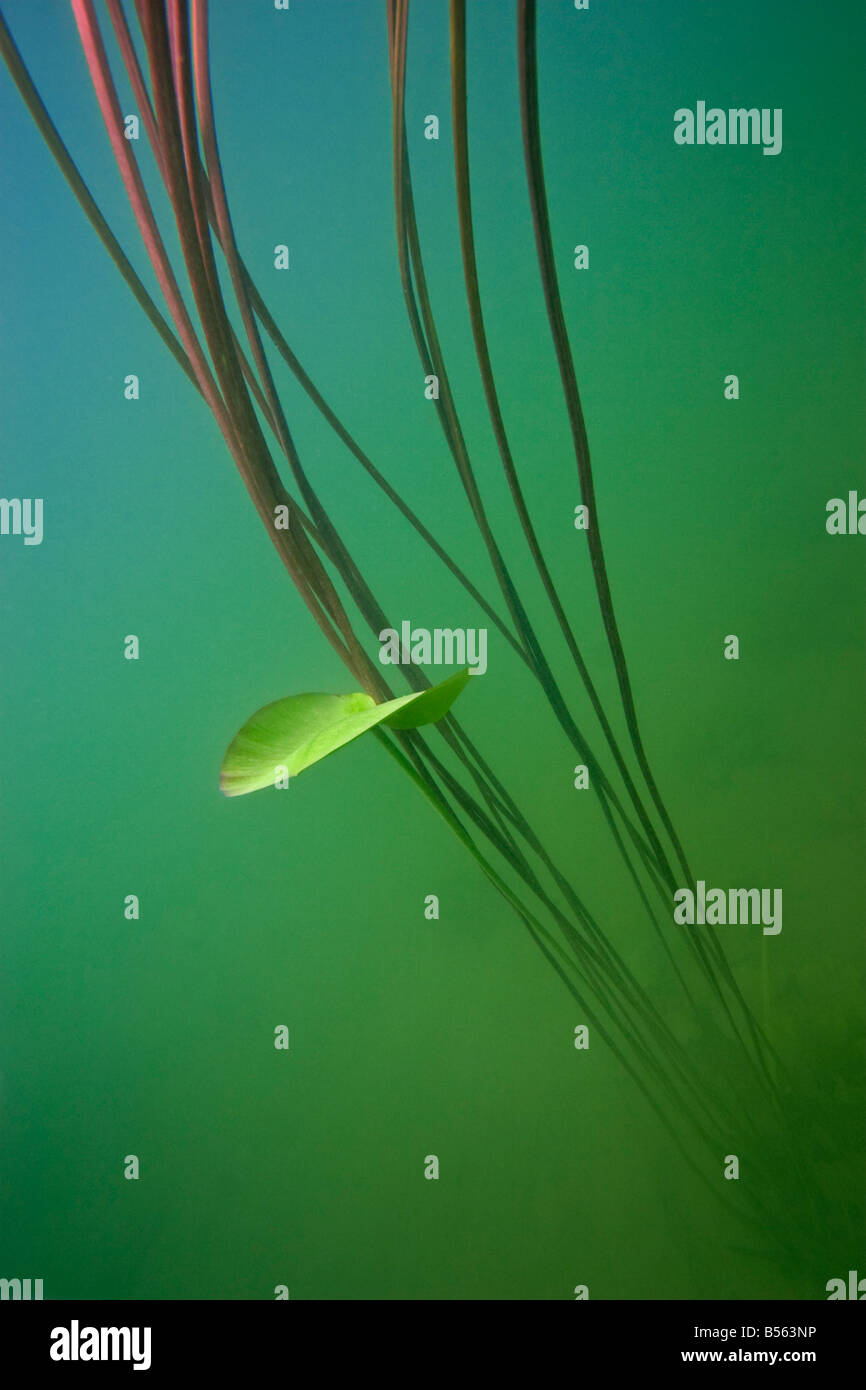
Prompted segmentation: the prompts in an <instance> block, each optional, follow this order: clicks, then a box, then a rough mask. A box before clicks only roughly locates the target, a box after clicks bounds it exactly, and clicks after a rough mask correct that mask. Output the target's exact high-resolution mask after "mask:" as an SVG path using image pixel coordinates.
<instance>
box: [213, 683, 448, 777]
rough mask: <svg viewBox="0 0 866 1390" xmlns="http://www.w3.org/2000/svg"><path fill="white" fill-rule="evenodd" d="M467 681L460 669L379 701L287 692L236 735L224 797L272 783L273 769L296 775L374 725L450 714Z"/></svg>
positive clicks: (225, 767)
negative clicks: (425, 686) (430, 683)
mask: <svg viewBox="0 0 866 1390" xmlns="http://www.w3.org/2000/svg"><path fill="white" fill-rule="evenodd" d="M468 680H469V672H468V670H466V671H458V672H457V674H456V675H454V676H449V677H448V679H447V680H444V681H442V682H441V683H440V684H439V685H434V686H431V687H430V689H429V690H421V691H418V692H416V693H415V694H413V695H401V696H400V697H399V698H398V699H396V700H387V701H385V703H384V704H381V705H377V704H376V702H375V700H373V699H371V697H370V696H369V695H366V694H364V692H363V691H356V692H355V693H354V694H352V695H289V696H288V697H287V698H286V699H284V700H274V702H273V703H272V704H270V705H264V706H263V707H262V708H261V709H260V710H257V711H256V713H255V714H254V715H253V716H252V718H251V719H248V720H247V722H246V724H244V726H243V728H242V729H240V730H239V731H238V733H237V734H235V736H234V738H233V739H232V741H231V743H230V744H229V747H228V750H227V752H226V755H225V757H224V758H223V763H222V768H221V769H220V790H221V791H223V792H224V793H225V795H226V796H245V795H246V793H247V792H255V791H260V790H261V788H262V787H272V786H273V785H274V782H275V780H276V776H277V772H276V770H277V768H278V767H285V768H287V769H288V772H289V776H290V777H296V776H297V775H298V773H299V772H303V770H304V768H306V767H309V766H310V765H311V764H312V763H317V762H319V761H320V759H322V758H326V757H327V756H328V754H329V753H334V752H336V750H337V749H338V748H342V747H343V745H344V744H346V743H351V742H352V740H353V739H356V738H359V737H360V736H361V734H364V733H366V732H367V730H368V729H372V728H374V727H375V725H377V724H386V725H388V726H389V727H390V728H392V729H417V728H419V727H420V726H421V725H422V724H435V723H436V721H437V720H438V719H441V718H442V717H443V715H445V714H447V713H448V710H449V709H450V708H451V705H452V704H453V703H454V701H455V700H456V699H457V696H458V695H459V694H460V692H461V690H463V688H464V686H465V685H466V683H467V681H468Z"/></svg>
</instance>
